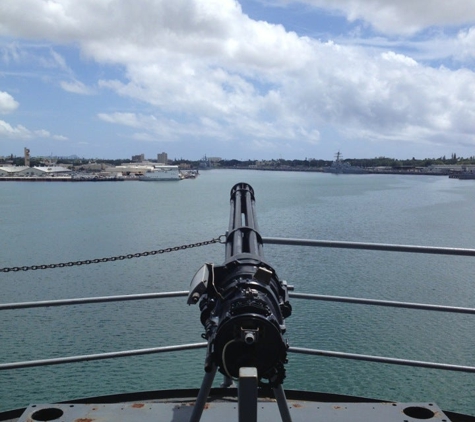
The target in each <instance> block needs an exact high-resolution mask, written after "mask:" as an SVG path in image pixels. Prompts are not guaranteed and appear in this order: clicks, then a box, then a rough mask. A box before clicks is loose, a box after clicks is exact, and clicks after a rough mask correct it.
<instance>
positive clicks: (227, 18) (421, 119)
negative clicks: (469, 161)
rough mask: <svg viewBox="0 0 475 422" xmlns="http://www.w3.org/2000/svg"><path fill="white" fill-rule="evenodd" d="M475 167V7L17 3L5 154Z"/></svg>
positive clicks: (306, 2)
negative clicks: (337, 158) (447, 161)
mask: <svg viewBox="0 0 475 422" xmlns="http://www.w3.org/2000/svg"><path fill="white" fill-rule="evenodd" d="M23 147H28V148H30V150H31V154H32V155H33V156H38V155H50V154H52V155H66V156H68V155H73V154H75V155H78V156H80V157H97V158H130V156H131V155H135V154H141V153H144V154H145V156H146V157H148V158H154V157H156V154H157V153H159V152H162V151H165V152H168V155H169V157H170V158H180V157H183V158H188V159H199V158H201V157H202V156H204V155H205V154H206V155H208V156H219V157H222V158H228V159H231V158H236V159H271V158H285V159H294V158H297V159H304V158H306V157H308V158H323V159H332V158H333V156H334V154H335V152H337V151H341V152H342V155H343V157H344V158H363V157H367V158H370V157H377V156H388V157H395V158H412V157H416V158H426V157H427V158H429V157H441V156H443V155H446V156H450V155H451V154H452V153H456V154H457V155H458V156H464V157H467V156H472V155H475V1H472V0H450V1H447V0H240V1H237V0H173V1H170V0H134V1H131V0H1V1H0V156H2V155H3V156H5V155H9V154H14V155H18V156H20V155H22V154H23Z"/></svg>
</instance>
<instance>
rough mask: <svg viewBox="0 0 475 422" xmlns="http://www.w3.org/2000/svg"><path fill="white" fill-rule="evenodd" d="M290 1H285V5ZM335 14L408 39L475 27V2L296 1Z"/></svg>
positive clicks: (465, 0)
mask: <svg viewBox="0 0 475 422" xmlns="http://www.w3.org/2000/svg"><path fill="white" fill-rule="evenodd" d="M290 1H292V0H286V3H288V2H290ZM296 1H298V2H301V3H307V4H311V5H313V6H316V7H324V8H329V9H333V10H338V11H340V12H341V13H343V14H344V15H345V16H346V17H347V19H348V20H350V21H355V20H358V19H360V20H363V21H365V22H368V23H370V24H371V25H372V26H373V27H374V28H375V29H377V30H378V31H380V32H382V33H386V34H402V35H410V34H414V33H416V32H418V31H421V30H423V29H425V28H428V27H433V26H448V25H449V26H460V25H466V24H473V23H475V2H473V1H467V0H451V1H447V0H430V1H423V0H296Z"/></svg>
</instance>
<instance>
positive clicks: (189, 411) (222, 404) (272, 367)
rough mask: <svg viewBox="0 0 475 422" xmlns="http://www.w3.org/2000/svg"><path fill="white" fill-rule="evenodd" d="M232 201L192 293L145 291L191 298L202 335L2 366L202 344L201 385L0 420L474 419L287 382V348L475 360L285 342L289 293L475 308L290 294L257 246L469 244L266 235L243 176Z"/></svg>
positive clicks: (53, 406)
mask: <svg viewBox="0 0 475 422" xmlns="http://www.w3.org/2000/svg"><path fill="white" fill-rule="evenodd" d="M230 204H231V212H230V222H229V228H228V231H227V233H226V235H223V236H222V237H221V239H220V240H219V241H220V243H223V244H224V245H225V260H224V262H223V264H222V265H214V264H210V263H206V264H204V265H203V266H202V267H201V268H200V269H199V270H198V271H197V272H196V274H195V276H194V277H193V278H192V281H191V285H190V289H189V291H184V292H169V293H157V294H151V295H149V296H150V298H152V296H153V298H167V297H177V296H183V297H186V298H187V299H186V300H187V303H188V304H189V305H197V307H198V308H199V312H200V319H201V323H202V325H203V328H204V334H203V339H204V340H206V341H205V342H203V343H196V344H185V345H179V346H169V347H161V348H151V349H140V350H129V351H121V352H116V353H106V354H95V355H83V356H73V357H63V358H53V359H46V360H36V361H27V362H14V363H7V364H0V371H6V370H12V369H18V368H25V367H34V366H41V365H56V364H67V363H70V362H80V361H88V360H95V359H112V358H119V357H123V356H133V355H142V354H151V353H165V352H173V353H176V352H179V351H183V350H190V349H204V350H205V354H204V375H203V380H202V383H201V386H199V388H196V389H193V390H165V391H148V392H142V393H130V394H119V395H114V396H103V397H92V398H86V399H82V400H73V401H68V402H65V403H43V404H37V403H36V404H31V405H30V406H29V407H27V408H25V409H18V410H12V411H8V412H3V413H1V414H0V421H3V422H5V421H8V422H32V421H63V422H93V421H97V422H99V421H100V422H104V421H137V422H142V421H143V422H148V421H150V422H152V421H154V422H162V421H163V422H164V421H168V422H185V421H186V422H188V421H192V422H197V421H200V420H201V421H210V422H215V421H223V420H238V421H240V422H253V421H279V420H282V421H284V422H290V421H294V422H300V421H334V422H346V421H348V422H349V421H366V422H367V421H375V422H376V421H394V422H413V421H419V420H428V421H440V422H449V421H453V422H458V421H460V422H461V421H465V422H472V421H475V417H474V416H469V415H463V414H458V413H453V412H444V411H443V410H441V409H440V408H439V407H438V406H437V405H436V404H435V403H432V402H428V403H419V402H417V403H397V402H381V401H378V400H373V399H368V398H357V397H351V396H341V395H336V394H326V393H318V392H308V391H294V390H284V388H283V382H284V378H285V370H286V369H285V366H286V362H287V356H288V354H289V353H299V354H307V355H316V356H329V357H333V358H343V359H359V360H365V361H372V362H382V363H386V364H396V365H409V366H419V367H426V368H438V369H444V370H450V371H464V372H471V373H474V372H475V367H470V366H457V365H450V364H442V363H434V362H422V361H410V360H402V359H393V358H389V357H388V358H386V357H379V356H368V355H356V354H349V353H339V352H332V351H325V350H314V349H307V348H301V347H291V346H289V344H288V343H287V340H286V339H285V333H286V326H285V320H286V318H288V317H290V316H291V314H292V306H291V299H292V298H299V299H309V300H327V301H339V302H349V303H359V304H367V305H373V306H374V305H376V306H390V307H399V308H409V309H421V310H427V311H438V312H459V313H465V314H472V315H473V314H475V309H471V308H453V307H448V306H440V305H428V304H417V303H403V302H390V301H376V300H370V299H360V298H345V297H332V296H318V295H309V294H300V293H296V292H293V289H292V286H289V285H287V284H286V282H285V281H283V280H280V279H279V277H278V276H277V273H276V271H275V270H274V268H273V267H272V266H271V265H270V264H269V263H268V262H266V260H265V258H264V254H263V245H264V243H270V244H287V245H306V246H319V247H330V248H356V249H369V250H387V251H398V252H413V253H414V252H415V253H435V254H450V255H463V256H475V250H472V249H453V248H434V247H421V246H402V245H387V244H365V243H354V242H331V241H319V240H301V239H281V238H262V237H261V234H260V233H259V229H258V225H257V219H256V212H255V198H254V191H253V189H252V187H251V186H249V185H248V184H246V183H239V184H237V185H235V186H234V187H233V188H232V190H231V199H230ZM143 298H144V295H136V296H135V297H134V295H131V296H126V297H124V296H115V297H114V296H111V297H98V298H82V299H69V300H64V301H51V302H41V303H38V302H24V303H16V304H3V305H0V310H5V309H20V308H26V307H40V306H62V305H65V306H66V305H68V304H74V305H78V304H82V303H98V302H109V301H121V300H135V299H137V300H138V299H143ZM218 372H220V373H221V375H222V376H223V383H222V385H221V387H220V388H212V385H213V381H214V379H215V376H216V375H217V373H218ZM308 376H311V374H310V373H309V375H308ZM474 385H475V384H474ZM454 394H457V392H456V391H455V392H454ZM474 400H475V396H474Z"/></svg>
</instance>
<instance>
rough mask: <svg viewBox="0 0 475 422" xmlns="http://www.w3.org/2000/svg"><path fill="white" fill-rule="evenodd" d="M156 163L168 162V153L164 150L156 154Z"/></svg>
mask: <svg viewBox="0 0 475 422" xmlns="http://www.w3.org/2000/svg"><path fill="white" fill-rule="evenodd" d="M157 163H161V164H168V154H167V153H166V152H162V153H161V154H157Z"/></svg>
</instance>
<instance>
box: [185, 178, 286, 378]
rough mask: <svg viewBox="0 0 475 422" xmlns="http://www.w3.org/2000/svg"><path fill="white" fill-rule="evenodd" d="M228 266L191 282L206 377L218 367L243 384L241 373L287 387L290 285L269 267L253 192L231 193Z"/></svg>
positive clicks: (208, 269)
mask: <svg viewBox="0 0 475 422" xmlns="http://www.w3.org/2000/svg"><path fill="white" fill-rule="evenodd" d="M230 205H231V212H230V220H229V229H228V232H227V233H226V247H225V262H224V264H223V265H221V266H215V265H213V264H205V265H204V266H203V267H202V268H201V269H200V270H199V271H198V272H197V273H196V275H195V277H194V278H193V280H192V282H191V286H190V294H189V296H188V304H195V303H199V306H200V310H201V323H202V324H203V326H204V328H205V333H204V334H203V337H204V338H205V339H206V340H207V341H208V349H207V356H206V361H205V371H206V372H211V371H212V368H213V367H217V368H218V369H219V371H220V372H221V373H223V374H224V375H225V376H227V377H229V378H234V379H235V378H238V376H239V369H240V368H241V367H255V368H257V373H258V379H259V381H260V380H261V379H267V380H268V381H269V384H270V385H271V386H273V387H275V386H277V385H280V384H282V382H283V380H284V378H285V368H284V364H285V363H286V362H287V349H288V345H287V342H286V341H285V340H284V338H283V334H284V333H285V324H284V319H285V318H286V317H288V316H290V314H291V310H292V308H291V306H290V303H289V298H288V291H287V286H286V283H285V282H283V281H281V280H279V278H278V277H277V274H276V272H275V271H274V269H273V268H272V267H271V266H270V265H269V264H267V263H266V262H265V261H264V257H263V242H262V238H261V235H260V234H259V230H258V225H257V219H256V212H255V199H254V191H253V189H252V187H251V186H249V185H248V184H246V183H238V184H236V185H235V186H234V187H233V188H232V189H231V199H230Z"/></svg>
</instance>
